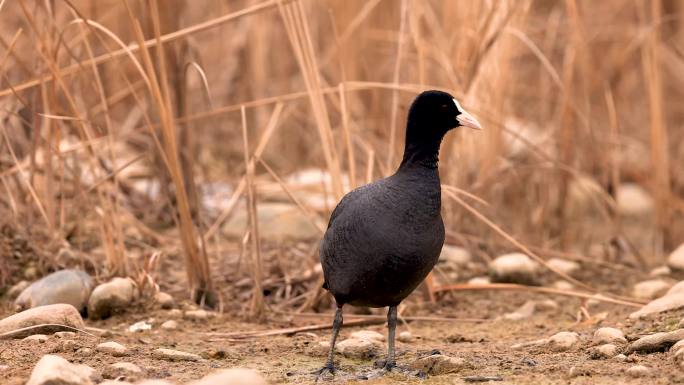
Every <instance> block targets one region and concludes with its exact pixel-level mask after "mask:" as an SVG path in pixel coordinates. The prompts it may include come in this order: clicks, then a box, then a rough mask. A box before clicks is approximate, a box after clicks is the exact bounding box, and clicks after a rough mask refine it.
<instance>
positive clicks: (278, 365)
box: [0, 292, 684, 385]
mask: <svg viewBox="0 0 684 385" xmlns="http://www.w3.org/2000/svg"><path fill="white" fill-rule="evenodd" d="M539 298H540V297H539V296H538V295H533V294H528V293H507V292H486V293H483V292H468V293H461V294H459V295H458V296H451V295H450V296H447V297H445V298H443V299H442V301H440V304H439V305H435V306H426V308H425V309H421V310H420V311H419V313H421V314H424V315H426V316H427V315H432V316H445V315H452V316H458V317H459V318H483V319H485V320H484V321H482V322H470V321H469V322H461V321H453V322H434V321H414V322H409V323H407V324H406V323H404V324H401V325H400V326H399V330H398V331H399V332H400V331H405V330H409V331H411V333H412V334H413V335H414V336H415V337H416V338H415V340H414V341H413V342H410V343H398V354H399V356H398V363H399V364H400V365H401V364H402V363H404V364H405V363H407V362H409V361H411V360H413V359H415V358H416V357H418V356H420V355H425V354H427V353H428V352H430V351H432V350H435V349H436V350H439V351H440V352H441V353H443V354H447V355H450V356H455V357H462V358H465V359H467V360H468V361H470V362H471V363H472V365H473V367H472V369H467V370H463V371H461V372H459V373H454V374H447V375H439V376H429V377H428V378H427V379H418V378H412V377H409V376H407V375H405V374H391V375H388V376H386V377H383V378H379V379H373V380H368V381H364V380H350V377H353V375H360V374H364V373H368V372H370V371H371V370H372V367H373V361H372V360H350V359H346V358H343V357H341V356H340V355H339V354H338V355H337V360H339V362H340V364H341V368H342V370H343V371H344V372H346V373H347V375H346V376H345V375H340V376H338V377H337V378H336V379H335V380H332V382H333V383H363V384H390V383H407V384H411V383H415V384H425V385H432V384H461V383H466V382H465V380H464V378H465V377H467V376H474V375H480V376H500V377H502V378H503V381H500V382H493V383H498V384H646V383H648V384H675V383H683V382H684V373H683V372H682V369H681V368H680V367H679V365H678V364H677V363H676V362H675V361H674V359H673V358H672V357H671V356H670V355H669V354H668V353H666V352H664V353H663V352H661V353H653V354H648V355H639V354H633V355H631V356H629V357H630V358H629V360H630V361H632V362H619V361H617V360H615V359H607V360H593V359H591V358H590V357H589V354H588V353H587V350H588V347H589V346H590V345H591V336H592V334H593V332H594V330H595V329H596V328H597V327H598V326H600V325H605V326H614V327H619V328H621V329H622V330H623V331H624V332H625V334H626V336H627V338H628V339H630V338H634V337H636V336H638V335H642V334H648V333H651V332H654V331H663V330H671V329H672V328H674V327H675V325H676V324H677V322H678V321H679V320H680V319H681V317H682V315H684V314H682V313H683V312H674V313H670V314H666V315H661V316H660V317H658V318H657V319H654V320H649V321H634V322H630V321H628V320H627V318H626V316H627V315H628V314H629V312H630V311H631V309H630V308H625V307H622V306H617V305H610V304H598V305H595V306H592V307H590V312H591V314H592V315H596V316H595V317H594V321H590V322H587V321H584V322H580V323H577V322H576V317H577V311H578V309H579V305H580V302H579V300H577V299H574V298H562V297H561V298H555V300H556V301H557V302H558V304H559V305H560V306H559V309H558V310H554V311H541V312H537V313H536V314H534V315H533V316H532V317H531V318H529V319H526V320H523V321H517V322H515V321H508V320H496V319H495V318H496V317H497V316H499V315H501V314H503V313H505V312H506V311H512V310H514V309H515V308H517V307H518V306H520V305H521V304H522V303H524V302H525V301H526V300H528V299H539ZM4 305H7V304H4ZM181 306H183V304H181ZM3 308H4V309H5V310H6V309H7V308H8V306H3ZM605 312H607V317H606V318H605V319H604V320H603V321H601V322H600V323H597V322H595V320H596V319H599V318H601V316H602V314H601V313H605ZM4 315H7V314H4ZM604 315H605V314H604ZM346 317H347V319H351V318H353V315H351V314H350V315H347V316H346ZM242 318H243V317H242V315H239V314H224V315H219V316H216V317H211V318H209V319H206V320H201V321H190V320H184V319H182V318H178V319H177V321H178V323H179V329H178V330H175V331H166V330H162V329H160V328H159V324H160V323H161V322H163V321H165V320H168V319H170V315H169V311H168V310H161V309H149V308H146V307H143V306H142V305H141V306H140V308H139V309H134V310H131V311H129V312H127V313H125V314H121V315H117V316H114V317H112V318H110V319H107V320H104V321H97V322H92V321H87V325H88V326H89V327H95V328H101V329H106V330H108V331H110V332H111V335H110V336H106V337H90V336H87V335H84V334H80V335H78V336H77V337H76V338H75V341H76V346H77V347H90V348H92V349H93V350H94V348H95V346H96V345H97V344H98V343H101V342H104V341H110V340H112V341H116V342H119V343H121V344H124V345H125V346H127V347H128V348H129V351H130V354H129V355H128V356H126V357H112V356H110V355H109V354H105V353H100V352H96V351H93V353H92V354H91V355H90V356H87V357H82V356H79V355H78V354H76V353H75V351H74V350H73V349H72V348H69V349H64V348H63V347H62V340H60V339H58V338H56V337H52V336H51V337H50V338H49V339H48V341H47V342H45V343H35V342H32V341H21V340H11V341H2V342H1V343H0V364H5V365H8V366H9V368H8V369H6V370H5V372H4V373H3V374H2V378H3V379H2V381H0V382H2V383H3V384H7V385H20V384H23V383H24V382H25V381H26V379H27V378H28V376H29V374H30V371H31V369H32V368H33V366H34V365H35V363H36V362H37V361H38V359H39V358H40V357H41V356H42V355H44V354H47V353H55V354H59V355H61V356H62V357H65V358H66V359H68V360H69V361H71V362H75V363H83V364H86V365H89V366H91V367H93V368H95V369H98V370H100V371H102V370H104V368H105V367H107V366H108V365H109V364H112V363H115V362H121V361H126V362H133V363H135V364H137V365H139V366H140V367H142V368H144V369H145V370H146V371H147V374H146V376H145V377H146V378H163V379H167V380H170V381H174V382H179V383H183V382H186V381H190V380H194V379H198V378H201V377H202V376H204V375H206V374H207V373H208V372H210V371H212V370H216V369H219V368H230V367H237V366H240V367H250V368H254V369H257V370H258V371H259V372H261V373H262V374H264V375H265V376H266V377H267V378H268V379H269V380H270V381H272V382H273V383H291V384H308V383H313V382H314V381H313V377H311V376H308V375H304V374H300V373H305V372H308V371H312V370H314V369H317V368H318V367H320V366H321V365H322V364H323V362H324V353H323V352H321V351H319V350H317V349H315V348H314V346H315V344H317V342H318V341H327V340H328V338H329V332H330V331H329V330H321V331H315V332H304V333H298V334H294V335H282V336H276V337H264V338H253V339H244V340H232V339H229V338H222V337H220V336H216V335H213V334H211V333H221V332H235V331H242V330H244V331H248V330H255V329H264V330H267V329H277V328H284V327H290V326H302V325H307V324H319V323H327V322H329V321H330V316H329V315H321V317H320V319H316V318H291V317H290V318H289V317H287V316H280V319H279V316H276V315H271V316H269V319H270V320H269V321H268V322H266V323H262V324H253V323H247V322H244V321H241V319H242ZM143 320H146V321H149V322H150V323H152V325H153V329H152V330H151V331H146V332H141V333H134V334H132V333H129V332H128V331H127V330H126V329H127V328H128V326H130V325H131V324H133V323H135V322H137V321H143ZM360 329H367V330H376V331H378V332H381V333H385V334H386V330H385V328H384V325H374V326H364V327H352V328H345V329H343V331H342V333H341V336H342V338H344V337H345V336H348V335H349V333H351V332H352V331H354V330H360ZM559 331H575V332H577V333H579V334H580V337H581V343H580V344H579V345H578V346H576V347H575V348H573V349H572V350H570V351H568V352H552V351H549V350H547V349H546V348H539V347H530V348H523V349H521V350H513V349H512V348H511V345H513V344H516V343H520V342H525V341H531V340H535V339H539V338H543V337H548V336H551V335H553V334H555V333H556V332H559ZM157 348H171V349H177V350H181V351H185V352H191V353H196V354H199V355H201V356H202V357H204V359H203V360H202V361H199V362H167V361H162V360H159V359H155V358H153V357H152V353H151V352H152V351H153V350H154V349H157ZM635 364H642V365H646V366H648V367H650V368H652V369H653V374H654V376H653V377H650V378H636V379H635V378H630V377H627V376H626V375H625V370H626V369H627V368H629V367H630V366H632V365H635ZM572 367H575V368H576V369H574V372H575V373H579V374H580V375H578V376H570V374H569V373H570V368H572Z"/></svg>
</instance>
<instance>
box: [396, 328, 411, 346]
mask: <svg viewBox="0 0 684 385" xmlns="http://www.w3.org/2000/svg"><path fill="white" fill-rule="evenodd" d="M397 340H399V342H403V343H409V342H412V341H413V334H411V332H409V331H403V332H401V333H399V336H398V337H397Z"/></svg>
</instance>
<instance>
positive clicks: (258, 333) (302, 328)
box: [198, 317, 387, 339]
mask: <svg viewBox="0 0 684 385" xmlns="http://www.w3.org/2000/svg"><path fill="white" fill-rule="evenodd" d="M386 321H387V317H382V319H381V320H375V319H362V320H352V321H345V322H344V325H343V326H366V325H378V324H383V323H385V322H386ZM330 328H332V322H330V323H327V324H317V325H308V326H300V327H292V328H285V329H271V330H253V331H247V332H235V333H218V332H210V333H198V334H202V335H205V336H210V337H227V338H235V339H240V338H255V337H270V336H277V335H282V334H295V333H301V332H310V331H315V330H325V329H330Z"/></svg>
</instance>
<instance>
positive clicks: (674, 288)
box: [665, 281, 684, 296]
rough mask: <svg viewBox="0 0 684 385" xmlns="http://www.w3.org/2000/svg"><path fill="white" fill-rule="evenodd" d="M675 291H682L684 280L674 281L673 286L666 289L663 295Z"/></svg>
mask: <svg viewBox="0 0 684 385" xmlns="http://www.w3.org/2000/svg"><path fill="white" fill-rule="evenodd" d="M677 293H684V281H679V282H677V283H675V284H674V286H672V287H671V288H669V289H668V290H667V293H665V295H666V296H668V295H672V294H677Z"/></svg>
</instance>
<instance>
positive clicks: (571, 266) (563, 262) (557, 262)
mask: <svg viewBox="0 0 684 385" xmlns="http://www.w3.org/2000/svg"><path fill="white" fill-rule="evenodd" d="M546 263H547V264H548V265H549V266H550V267H552V268H554V269H556V270H558V271H560V272H561V273H565V274H568V275H572V274H574V273H576V272H577V271H579V269H580V268H581V266H580V264H579V263H577V262H575V261H569V260H567V259H561V258H551V259H549V260H548V261H546Z"/></svg>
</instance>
